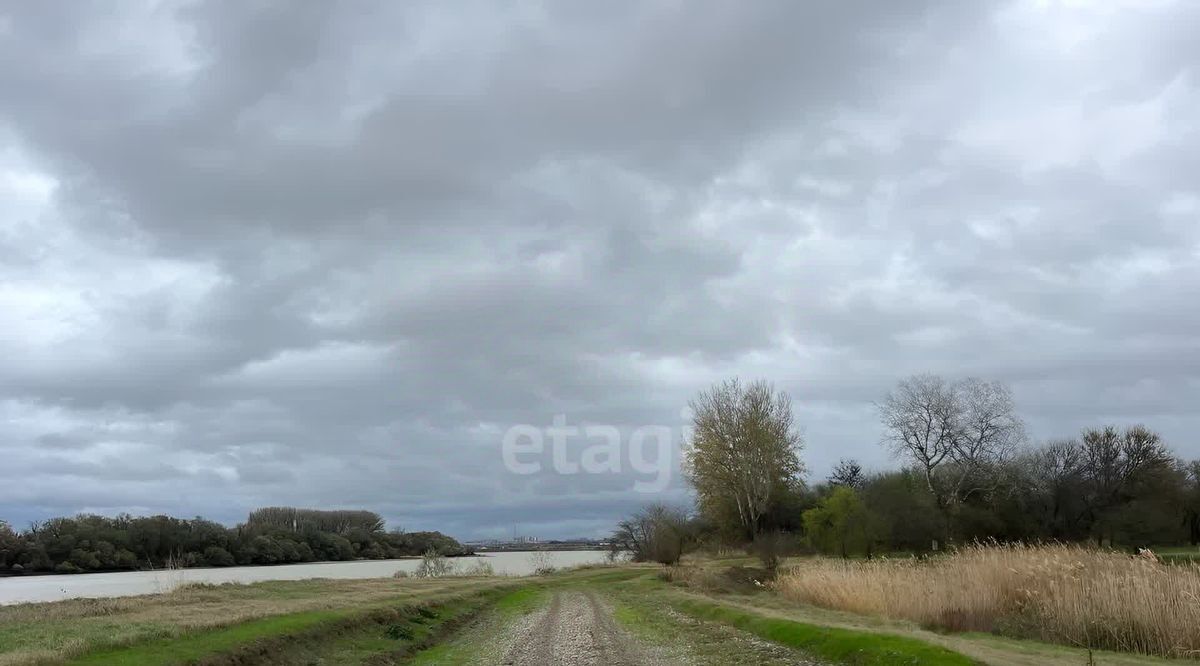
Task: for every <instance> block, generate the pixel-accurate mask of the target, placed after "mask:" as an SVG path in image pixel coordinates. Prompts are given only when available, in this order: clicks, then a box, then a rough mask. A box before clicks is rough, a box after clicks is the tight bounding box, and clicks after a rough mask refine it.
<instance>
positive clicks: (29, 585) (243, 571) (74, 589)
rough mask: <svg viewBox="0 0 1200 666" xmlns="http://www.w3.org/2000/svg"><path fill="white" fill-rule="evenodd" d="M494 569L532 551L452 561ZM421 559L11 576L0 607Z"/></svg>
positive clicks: (571, 561) (333, 572) (411, 566)
mask: <svg viewBox="0 0 1200 666" xmlns="http://www.w3.org/2000/svg"><path fill="white" fill-rule="evenodd" d="M607 556H608V551H603V550H563V551H543V552H539V554H538V557H545V558H546V560H547V561H548V563H549V564H550V565H551V566H554V567H558V568H563V567H572V566H576V565H580V564H595V563H599V562H603V561H605V559H606V558H607ZM480 560H482V561H485V562H487V563H489V564H491V565H492V569H493V570H494V571H495V572H496V573H497V574H499V575H506V576H525V575H528V574H531V573H533V568H534V566H535V564H534V557H533V554H532V553H530V552H524V551H518V552H505V553H489V554H487V555H482V556H478V557H455V558H453V559H451V560H450V561H451V562H453V563H454V565H455V567H456V568H457V569H458V570H459V571H462V570H465V569H469V568H470V567H471V566H472V565H474V564H475V563H476V562H478V561H480ZM420 563H421V561H420V560H419V559H408V560H357V561H354V562H319V563H309V564H280V565H276V566H269V567H226V568H222V569H172V570H167V571H121V572H117V573H94V574H63V575H52V576H13V577H8V578H0V605H5V604H16V603H22V602H29V601H61V600H62V599H75V598H79V597H127V596H133V595H137V594H158V593H162V592H169V591H170V590H172V589H174V588H176V587H177V586H179V585H181V584H183V583H254V582H258V581H263V580H304V579H307V578H387V577H389V576H391V575H392V574H394V573H396V572H397V571H408V572H410V573H411V572H413V571H416V569H417V565H419V564H420Z"/></svg>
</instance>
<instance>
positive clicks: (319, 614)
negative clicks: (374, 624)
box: [67, 611, 351, 666]
mask: <svg viewBox="0 0 1200 666" xmlns="http://www.w3.org/2000/svg"><path fill="white" fill-rule="evenodd" d="M350 614H351V613H350V612H348V611H312V612H307V613H295V614H291V615H280V616H276V617H268V618H263V619H261V620H253V621H250V622H244V623H242V624H237V625H234V626H232V627H227V628H224V629H219V630H216V631H206V632H202V633H197V634H191V635H185V636H180V637H177V638H167V639H159V640H153V641H150V642H147V643H144V644H141V645H136V646H132V647H128V648H113V649H107V650H101V651H97V652H91V653H89V654H86V655H83V656H82V657H79V658H77V659H74V660H72V661H68V662H67V663H69V664H74V665H78V666H84V665H86V664H106V665H107V664H111V665H113V666H118V665H119V666H141V665H143V664H170V663H179V662H185V661H191V660H195V659H199V658H200V657H205V656H208V655H212V654H217V653H220V652H225V651H227V650H232V649H234V648H236V647H238V646H239V645H242V644H246V643H249V642H252V641H255V640H261V639H264V638H276V637H279V636H285V635H290V634H294V633H298V632H303V631H306V630H310V629H312V628H314V627H316V626H318V625H321V624H324V623H326V622H334V621H337V620H340V619H344V618H346V617H348V616H349V615H350Z"/></svg>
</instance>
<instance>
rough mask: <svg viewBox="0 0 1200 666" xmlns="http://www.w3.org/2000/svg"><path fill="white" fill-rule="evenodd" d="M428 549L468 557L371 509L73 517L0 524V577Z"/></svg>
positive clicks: (437, 536)
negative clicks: (223, 519)
mask: <svg viewBox="0 0 1200 666" xmlns="http://www.w3.org/2000/svg"><path fill="white" fill-rule="evenodd" d="M429 550H434V551H437V552H438V553H441V554H443V555H447V556H454V555H465V554H469V552H470V551H469V550H468V549H467V548H464V547H463V546H462V545H461V544H460V543H458V541H455V540H454V539H452V538H450V537H448V536H446V535H444V534H442V533H440V532H403V531H400V530H392V531H387V530H386V529H385V524H384V520H383V518H381V517H380V516H379V515H378V514H375V513H372V512H370V511H315V510H310V509H296V508H291V507H268V508H265V509H258V510H256V511H253V512H251V514H250V516H249V518H248V519H247V520H246V522H245V523H243V524H241V525H238V526H236V527H232V528H229V527H225V526H224V525H221V524H220V523H215V522H213V521H211V520H205V519H203V518H199V517H197V518H192V519H190V520H188V519H182V518H172V517H170V516H149V517H144V518H134V517H132V516H129V515H119V516H117V517H115V518H109V517H105V516H95V515H79V516H75V517H73V518H54V519H51V520H47V521H45V522H40V523H34V524H33V525H31V526H30V527H29V529H28V530H25V531H24V532H17V531H14V530H13V529H12V528H11V526H10V525H9V524H8V523H6V522H4V521H0V572H2V571H8V572H24V571H55V572H60V573H80V572H84V571H112V570H122V569H159V568H169V567H228V566H235V565H253V564H288V563H293V562H320V561H344V560H356V559H370V560H380V559H388V558H394V557H404V556H408V555H420V554H423V553H425V552H427V551H429Z"/></svg>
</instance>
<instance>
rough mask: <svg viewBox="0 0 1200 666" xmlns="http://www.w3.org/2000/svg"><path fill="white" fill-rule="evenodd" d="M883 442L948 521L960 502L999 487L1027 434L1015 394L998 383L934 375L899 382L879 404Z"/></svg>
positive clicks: (919, 376)
mask: <svg viewBox="0 0 1200 666" xmlns="http://www.w3.org/2000/svg"><path fill="white" fill-rule="evenodd" d="M878 408H879V415H880V419H881V421H882V423H883V426H884V431H885V433H886V434H885V439H884V443H885V444H886V445H887V446H888V447H890V448H891V449H892V452H893V453H894V454H896V455H898V456H901V457H904V458H907V459H908V460H909V461H910V462H911V463H912V464H913V465H914V467H916V468H917V469H918V470H919V471H920V472H921V473H922V474H923V475H924V477H925V482H926V484H927V485H928V487H929V491H930V492H931V493H932V494H933V497H934V500H935V501H936V503H937V506H938V509H939V510H940V511H941V512H942V514H943V516H944V517H945V518H946V520H947V521H948V520H949V515H950V512H951V510H952V508H953V507H954V505H956V504H957V503H959V502H961V501H963V500H964V499H966V498H967V497H969V496H970V495H971V494H973V493H976V492H981V491H984V490H986V489H988V488H989V487H990V486H992V485H995V482H996V480H997V478H998V477H997V472H998V470H999V469H1000V465H1001V463H1003V462H1004V461H1005V460H1006V459H1007V458H1008V457H1009V456H1010V455H1011V454H1012V452H1013V451H1014V450H1015V448H1016V446H1017V445H1018V444H1019V443H1020V442H1021V441H1022V440H1023V439H1024V437H1025V428H1024V425H1023V424H1022V422H1021V419H1020V418H1019V417H1018V416H1017V414H1016V408H1015V406H1014V404H1013V399H1012V393H1011V392H1010V391H1009V389H1008V387H1006V386H1004V385H1003V384H1001V383H999V382H986V381H982V380H979V379H974V378H970V379H964V380H961V381H958V382H954V383H947V382H946V381H945V380H944V379H942V378H941V377H938V376H936V375H917V376H915V377H910V378H908V379H905V380H904V381H901V382H900V383H899V384H898V385H897V386H896V388H895V390H893V391H892V392H891V393H889V394H888V395H887V397H885V398H884V399H883V401H882V402H881V403H879V405H878Z"/></svg>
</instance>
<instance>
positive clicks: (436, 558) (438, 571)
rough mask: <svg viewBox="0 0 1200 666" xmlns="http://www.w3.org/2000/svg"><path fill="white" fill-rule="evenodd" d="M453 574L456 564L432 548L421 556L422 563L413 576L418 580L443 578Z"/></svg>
mask: <svg viewBox="0 0 1200 666" xmlns="http://www.w3.org/2000/svg"><path fill="white" fill-rule="evenodd" d="M453 573H454V563H453V562H451V561H449V560H447V559H446V556H445V555H442V554H441V553H439V552H437V551H436V550H433V549H432V548H431V549H429V550H427V551H425V554H424V555H422V556H421V563H420V564H418V565H417V570H416V571H415V572H413V575H414V576H416V577H417V578H441V577H443V576H450V575H452V574H453Z"/></svg>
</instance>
